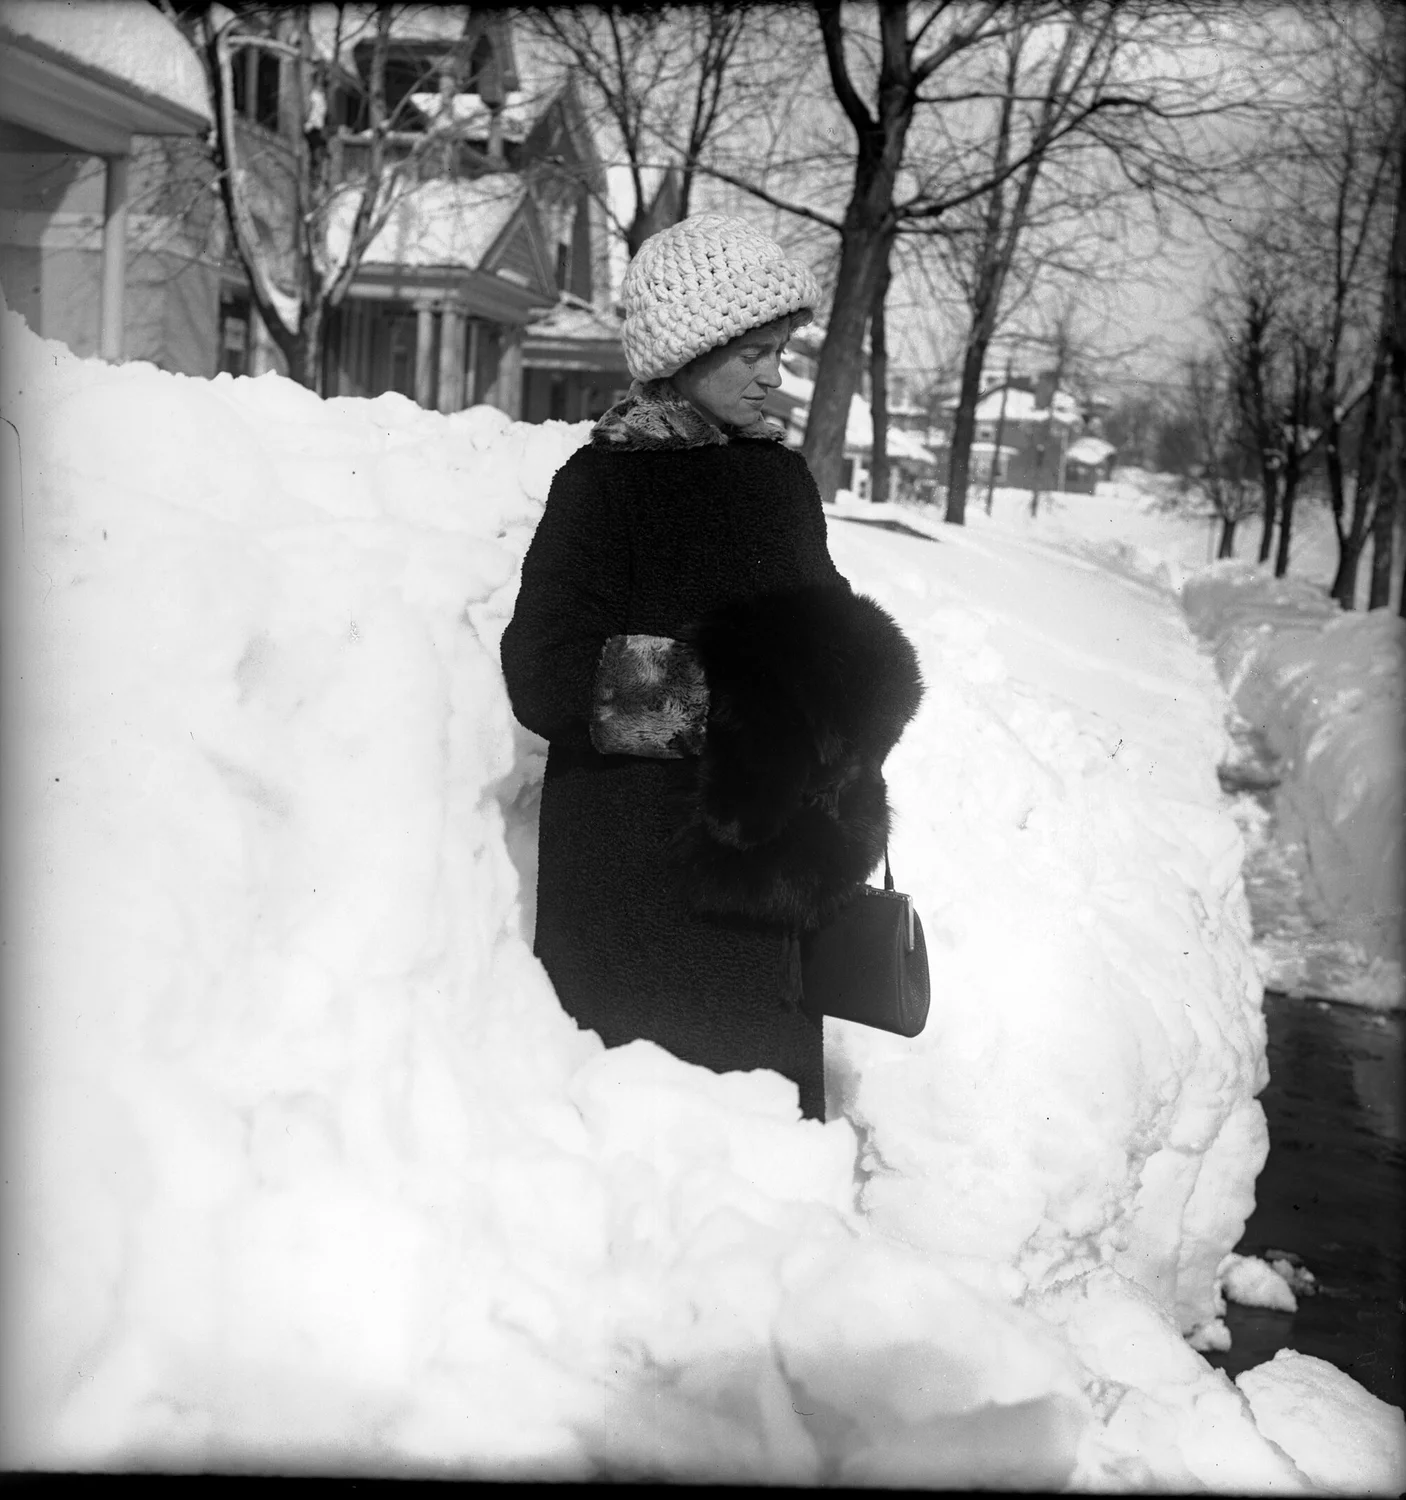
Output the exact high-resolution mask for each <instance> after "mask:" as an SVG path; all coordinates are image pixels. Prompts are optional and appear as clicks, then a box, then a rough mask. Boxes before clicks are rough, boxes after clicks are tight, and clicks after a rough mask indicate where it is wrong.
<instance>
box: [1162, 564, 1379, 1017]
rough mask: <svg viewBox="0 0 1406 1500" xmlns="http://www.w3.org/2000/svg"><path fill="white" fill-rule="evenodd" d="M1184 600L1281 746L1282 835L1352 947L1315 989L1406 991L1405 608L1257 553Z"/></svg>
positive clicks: (1213, 572) (1343, 993)
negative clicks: (1258, 561) (1352, 599)
mask: <svg viewBox="0 0 1406 1500" xmlns="http://www.w3.org/2000/svg"><path fill="white" fill-rule="evenodd" d="M1182 600H1183V604H1184V606H1185V608H1186V612H1187V616H1188V618H1189V620H1190V621H1191V624H1192V626H1193V628H1194V629H1195V630H1196V631H1197V632H1198V634H1200V635H1202V636H1204V637H1205V638H1206V640H1207V641H1208V642H1209V644H1210V645H1211V647H1212V649H1213V650H1214V652H1215V658H1216V663H1217V666H1218V668H1219V670H1220V673H1221V676H1222V678H1223V680H1224V681H1225V684H1226V686H1227V688H1228V689H1229V690H1230V693H1231V695H1232V698H1233V701H1234V703H1235V707H1236V710H1237V711H1238V713H1239V715H1240V716H1241V718H1242V719H1243V721H1244V722H1245V724H1246V725H1247V727H1248V728H1250V729H1252V730H1254V731H1256V732H1257V733H1258V734H1259V735H1261V736H1262V737H1263V742H1264V744H1265V745H1266V747H1267V749H1268V750H1269V752H1270V753H1271V754H1272V755H1273V756H1274V757H1275V761H1276V764H1275V766H1274V770H1275V774H1277V775H1278V776H1279V777H1280V778H1281V781H1280V784H1279V787H1278V790H1277V792H1276V795H1275V802H1274V807H1275V817H1276V820H1277V823H1278V838H1279V841H1280V843H1281V844H1282V845H1283V846H1284V847H1285V848H1286V849H1288V850H1290V851H1297V852H1298V853H1299V856H1300V857H1299V863H1300V864H1301V865H1302V867H1303V870H1304V874H1305V877H1306V879H1305V884H1306V886H1307V889H1308V891H1309V894H1310V897H1311V899H1312V901H1313V903H1314V906H1315V909H1316V915H1317V917H1318V922H1317V925H1318V926H1319V927H1320V928H1322V929H1326V930H1328V931H1330V932H1331V933H1332V935H1333V936H1334V938H1335V939H1336V940H1337V942H1338V943H1339V944H1340V945H1341V946H1342V947H1343V948H1344V949H1345V950H1346V953H1347V958H1348V962H1347V963H1346V964H1340V965H1338V966H1337V972H1338V973H1339V974H1341V975H1342V976H1343V977H1342V978H1339V979H1338V980H1337V982H1336V983H1333V981H1332V980H1331V979H1330V980H1329V984H1330V985H1331V987H1325V986H1324V984H1323V983H1321V982H1320V983H1319V984H1318V985H1317V986H1315V988H1314V990H1313V993H1315V994H1326V995H1329V996H1331V997H1334V998H1342V999H1348V1000H1356V1001H1358V1002H1359V1003H1364V1004H1369V1005H1370V1004H1375V1005H1382V1006H1401V1005H1402V1004H1406V987H1404V986H1403V976H1402V961H1403V952H1402V943H1403V930H1402V909H1403V905H1404V904H1406V845H1404V844H1403V834H1406V776H1403V772H1406V619H1402V617H1401V616H1400V615H1399V614H1397V613H1396V612H1395V611H1394V610H1392V609H1375V610H1372V611H1371V612H1370V613H1348V614H1344V613H1343V612H1342V611H1340V610H1339V609H1338V607H1337V606H1336V605H1335V604H1334V603H1332V601H1331V600H1329V599H1327V598H1326V597H1325V595H1324V593H1323V590H1322V589H1321V588H1320V587H1317V586H1316V585H1314V584H1313V583H1311V582H1309V581H1306V580H1303V579H1297V578H1294V577H1293V576H1292V575H1290V576H1288V577H1285V578H1282V579H1276V578H1274V577H1272V576H1270V575H1269V574H1268V573H1267V572H1266V571H1264V570H1262V569H1259V568H1256V567H1254V566H1253V565H1251V564H1249V563H1237V562H1226V563H1218V564H1216V565H1215V566H1214V567H1212V568H1208V569H1206V570H1205V572H1203V573H1201V574H1198V575H1197V576H1196V577H1194V578H1191V579H1189V580H1188V581H1187V583H1186V585H1185V587H1184V588H1183V590H1182ZM1353 958H1355V959H1356V962H1355V963H1354V962H1352V959H1353ZM1320 975H1321V971H1320ZM1315 977H1319V976H1315Z"/></svg>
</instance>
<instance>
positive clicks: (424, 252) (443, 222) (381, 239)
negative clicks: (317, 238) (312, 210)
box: [327, 174, 527, 269]
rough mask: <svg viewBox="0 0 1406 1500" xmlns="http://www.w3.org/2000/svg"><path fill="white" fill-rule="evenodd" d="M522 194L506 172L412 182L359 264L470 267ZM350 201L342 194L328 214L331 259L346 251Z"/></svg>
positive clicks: (353, 200) (519, 181)
mask: <svg viewBox="0 0 1406 1500" xmlns="http://www.w3.org/2000/svg"><path fill="white" fill-rule="evenodd" d="M526 194H527V189H526V186H525V185H524V184H523V182H522V179H521V178H519V177H516V176H509V175H506V174H495V175H494V176H491V177H484V178H475V179H467V178H458V177H443V178H431V179H429V180H427V181H425V182H420V183H416V184H415V185H414V186H413V187H411V188H409V189H407V191H406V192H405V193H404V195H403V196H402V197H401V199H400V201H399V202H398V203H397V204H396V206H395V207H394V208H393V209H392V210H391V215H390V218H389V219H387V220H386V223H385V225H384V227H383V228H382V229H381V232H380V233H379V234H378V235H377V236H376V238H375V239H374V240H372V241H371V244H370V245H369V246H368V247H367V250H366V254H365V255H364V256H363V257H362V264H363V265H378V264H379V265H394V266H407V267H409V266H451V265H457V266H466V267H468V268H470V269H473V268H475V267H477V266H478V265H479V264H481V262H482V261H483V258H484V256H485V255H486V254H487V253H488V251H489V250H490V249H491V248H492V246H493V243H494V241H495V240H496V239H497V238H498V236H499V235H500V234H502V232H503V231H504V230H505V229H506V228H507V227H508V222H509V220H511V218H512V217H513V214H514V213H515V212H516V210H517V209H518V207H519V205H520V204H521V203H522V202H523V199H524V198H525V197H526ZM355 205H356V195H355V194H354V193H347V194H345V195H343V196H340V197H339V198H338V199H337V201H336V202H335V203H334V204H333V207H332V212H331V214H330V215H329V216H328V223H327V247H328V249H329V251H330V252H331V254H332V256H333V257H334V258H336V259H340V258H341V257H342V256H343V255H345V254H346V249H347V242H348V239H349V237H350V234H351V224H352V218H353V216H354V214H355V212H356V207H355Z"/></svg>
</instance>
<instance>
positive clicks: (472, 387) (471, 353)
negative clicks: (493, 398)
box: [464, 318, 480, 406]
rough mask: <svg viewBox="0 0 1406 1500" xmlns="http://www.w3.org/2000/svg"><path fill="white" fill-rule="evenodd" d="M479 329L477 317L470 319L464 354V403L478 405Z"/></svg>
mask: <svg viewBox="0 0 1406 1500" xmlns="http://www.w3.org/2000/svg"><path fill="white" fill-rule="evenodd" d="M478 330H479V321H478V319H477V318H470V319H469V339H468V349H467V350H466V352H465V355H464V405H465V406H477V405H478V403H479V400H480V397H479V390H478Z"/></svg>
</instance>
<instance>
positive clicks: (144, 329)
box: [0, 0, 218, 374]
mask: <svg viewBox="0 0 1406 1500" xmlns="http://www.w3.org/2000/svg"><path fill="white" fill-rule="evenodd" d="M209 123H210V122H209V116H208V113H207V105H206V91H205V80H204V75H203V73H202V71H201V67H200V63H199V61H198V59H197V58H196V57H195V55H194V53H192V52H191V50H190V48H189V46H188V45H187V44H186V41H185V39H184V38H183V37H182V36H181V34H180V32H179V31H178V30H177V28H176V27H175V26H174V25H173V24H172V23H171V22H170V21H168V20H167V19H166V18H165V17H164V16H163V15H162V14H161V13H160V12H159V11H158V10H156V8H155V7H154V6H151V5H149V4H146V3H145V0H72V3H70V4H65V5H55V4H52V3H49V0H0V284H3V286H4V291H5V300H6V302H7V304H8V305H9V306H10V307H11V308H13V309H15V310H16V311H17V312H19V313H21V314H22V315H23V316H24V318H25V320H26V322H28V323H29V325H30V327H31V328H33V329H35V330H36V331H37V332H38V333H40V334H42V335H43V336H44V337H45V338H51V339H57V340H60V341H61V342H63V343H65V344H67V345H68V346H69V347H70V348H71V349H73V350H74V351H75V352H76V353H78V354H81V355H93V354H100V355H101V356H102V357H103V358H104V359H113V360H115V359H123V358H127V359H151V360H154V361H155V362H156V363H158V364H161V365H163V366H164V367H165V368H168V369H175V370H183V371H188V372H191V373H200V374H213V373H214V372H213V369H212V368H211V362H212V358H213V349H214V344H215V340H216V337H217V331H216V321H217V300H218V273H217V268H216V263H215V260H214V259H213V258H212V257H211V256H209V255H208V254H207V253H206V248H207V246H206V241H205V231H206V230H207V229H208V227H209V225H210V224H211V223H213V221H214V209H215V205H214V202H213V199H212V198H211V197H210V195H209V194H206V195H205V199H206V201H204V202H200V203H197V204H196V205H195V206H194V209H193V211H192V213H191V214H190V215H188V216H186V217H185V218H184V220H183V221H181V222H180V223H177V220H176V217H175V215H174V213H173V211H172V205H171V204H170V203H169V202H166V201H164V200H163V192H164V188H165V186H166V183H167V178H168V172H167V164H168V162H169V161H170V160H171V159H172V157H173V156H179V154H180V153H181V152H182V151H185V152H187V153H191V154H193V153H194V152H195V151H196V150H197V146H196V137H198V136H199V135H200V134H201V133H202V132H203V131H204V130H205V129H206V128H207V127H208V126H209Z"/></svg>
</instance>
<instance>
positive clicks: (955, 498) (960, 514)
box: [943, 330, 986, 526]
mask: <svg viewBox="0 0 1406 1500" xmlns="http://www.w3.org/2000/svg"><path fill="white" fill-rule="evenodd" d="M985 364H986V340H985V339H984V338H983V337H982V336H981V331H980V330H977V331H976V334H975V336H974V337H973V338H972V339H970V340H969V341H968V343H967V347H966V349H965V351H964V352H963V355H962V384H961V387H960V388H959V390H958V393H957V410H956V412H955V413H954V415H953V419H952V449H951V452H950V454H949V455H948V459H947V513H946V515H945V516H944V517H943V519H944V520H946V521H949V522H951V524H952V525H954V526H965V525H966V521H967V489H968V486H969V485H970V483H971V453H972V441H973V439H974V438H975V436H976V407H977V402H979V401H980V400H981V372H982V369H983V368H984V366H985Z"/></svg>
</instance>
